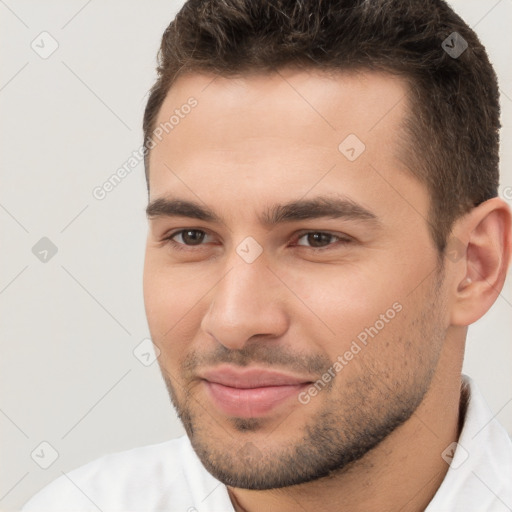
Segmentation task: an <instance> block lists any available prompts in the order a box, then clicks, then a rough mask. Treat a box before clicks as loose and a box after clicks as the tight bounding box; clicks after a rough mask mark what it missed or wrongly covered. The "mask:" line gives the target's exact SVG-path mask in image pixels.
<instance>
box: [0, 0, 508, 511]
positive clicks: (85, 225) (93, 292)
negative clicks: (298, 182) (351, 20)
mask: <svg viewBox="0 0 512 512" xmlns="http://www.w3.org/2000/svg"><path fill="white" fill-rule="evenodd" d="M452 5H453V6H454V7H455V9H456V11H457V12H459V13H460V14H461V15H462V17H463V18H464V19H465V20H466V21H467V22H468V23H469V24H470V25H471V26H472V27H473V28H475V30H476V31H477V33H478V35H479V36H480V38H481V40H482V42H483V43H484V44H485V45H486V47H487V49H488V52H489V54H490V56H491V60H492V62H493V63H494V65H495V67H496V70H497V72H498V74H499V78H500V86H501V91H502V111H503V117H502V123H503V129H502V186H501V189H500V193H501V194H502V197H506V199H508V200H509V202H510V200H511V199H512V188H511V187H512V144H511V141H512V67H511V64H510V63H511V62H512V32H511V31H510V26H511V24H512V0H501V1H494V0H493V1H483V0H471V1H468V0H457V1H453V2H452ZM180 6H181V2H176V1H162V0H160V1H156V0H153V1H152V2H143V1H139V2H136V1H133V0H132V1H124V2H123V1H121V0H111V1H102V2H99V1H97V0H92V1H91V0H89V1H84V0H74V1H69V0H68V1H63V0H60V1H56V0H54V1H48V0H47V1H46V2H39V1H36V0H32V1H27V0H18V1H14V0H5V1H3V0H0V15H1V20H2V21H1V29H0V38H1V46H2V48H3V49H4V51H3V55H2V61H1V75H0V104H1V109H2V115H1V130H2V132H1V148H0V158H1V169H2V186H1V188H0V220H1V222H2V229H1V237H2V239H1V243H2V247H3V250H2V265H1V274H0V305H1V308H2V338H1V343H2V345H1V350H2V358H1V361H0V376H1V389H2V394H1V397H0V435H1V453H0V458H1V461H2V463H1V465H0V509H1V510H16V509H18V508H19V507H20V506H21V505H22V504H23V503H24V502H25V501H26V500H27V499H28V498H29V497H30V496H31V495H32V494H34V493H35V492H36V491H37V490H39V489H40V488H41V487H43V486H44V485H45V484H47V483H49V482H50V481H51V480H53V479H54V478H56V477H57V476H60V475H61V474H62V472H67V471H68V470H70V469H73V468H75V467H77V466H79V465H82V464H84V463H86V462H88V461H90V460H92V459H95V458H97V457H99V456H100V455H103V454H105V453H108V452H115V451H120V450H125V449H129V448H131V447H135V446H140V445H145V444H152V443H156V442H161V441H164V440H166V439H168V438H171V437H176V436H178V435H180V434H181V433H183V430H182V427H181V425H180V424H179V423H178V421H177V419H176V416H175V414H174V411H173V410H172V408H171V405H170V403H169V399H168V396H167V392H166V390H165V387H164V385H163V381H162V380H161V377H160V373H159V371H158V368H157V363H156V362H155V363H154V364H153V365H151V366H149V367H146V366H144V365H143V364H142V363H141V362H140V361H139V360H138V359H136V358H135V357H134V355H133V350H134V348H135V347H136V346H137V345H138V344H139V343H140V342H141V341H142V340H143V339H144V338H146V337H148V335H149V333H148V328H147V324H146V319H145V314H144V307H143V299H142V265H143V254H144V242H145V234H146V220H145V216H144V207H145V201H146V189H145V183H144V176H143V165H142V163H141V164H139V165H138V166H137V167H136V168H135V169H134V170H133V171H132V172H131V173H130V174H129V175H128V176H127V177H126V178H125V179H124V180H123V182H122V183H121V184H120V185H118V186H117V187H116V188H115V189H114V190H113V191H112V192H111V193H110V194H108V195H107V197H106V198H105V199H104V200H102V201H99V200H97V199H95V198H94V197H93V195H92V190H93V188H94V187H96V186H99V185H101V184H102V183H103V182H104V181H106V180H107V179H108V178H109V176H111V175H112V174H113V173H114V172H115V171H116V170H117V169H118V168H119V167H120V166H122V165H123V164H124V163H125V162H126V161H127V159H128V158H129V157H130V156H131V154H132V152H133V151H134V150H137V149H138V148H139V147H140V144H141V141H142V131H141V120H142V113H143V109H144V106H145V101H146V99H147V91H148V89H149V88H150V86H151V85H152V83H153V80H154V77H155V72H154V67H155V58H156V52H157V49H158V46H159V43H160V38H161V35H162V32H163V31H164V29H165V27H166V26H167V25H168V23H169V22H170V20H171V19H172V18H173V17H174V14H175V13H176V12H177V10H178V9H179V7H180ZM43 31H48V32H49V33H50V34H51V35H52V37H53V38H55V40H56V41H57V42H58V44H59V47H58V49H57V50H56V51H55V52H54V53H53V54H52V55H51V56H50V57H48V58H47V59H42V58H41V57H40V56H39V55H38V54H37V53H36V52H35V51H34V50H33V49H32V48H31V42H32V41H33V40H34V39H36V43H37V41H38V40H39V39H37V37H38V36H39V34H40V33H41V32H43ZM39 44H40V46H41V43H39ZM45 48H46V49H48V48H49V42H48V40H47V42H46V43H45ZM507 187H508V188H507ZM42 237H48V238H49V239H50V240H51V241H52V242H53V243H54V244H55V245H56V246H57V248H58V252H57V254H56V255H55V256H54V257H53V258H51V259H50V260H49V261H48V262H47V263H42V262H41V261H39V260H38V259H37V258H36V257H35V256H34V254H33V253H32V247H33V246H34V245H35V244H36V242H38V241H39V240H40V239H41V238H42ZM511 317H512V283H511V279H510V278H509V280H508V282H507V285H506V287H505V289H504V291H503V293H502V295H501V297H500V298H499V299H498V300H497V302H496V304H495V305H494V306H493V308H492V309H491V311H490V312H489V313H488V314H487V315H486V316H485V318H484V319H482V320H481V321H479V322H477V324H475V325H474V326H473V327H472V328H471V329H470V334H469V340H468V348H467V355H466V361H465V365H464V372H465V373H468V374H469V375H471V376H472V377H474V378H475V379H476V381H477V382H478V384H479V386H480V388H481V390H482V392H483V393H484V395H485V397H486V399H487V401H488V403H489V405H490V407H491V409H492V410H493V412H494V413H495V415H496V416H497V417H498V419H499V420H500V421H501V422H502V424H503V425H505V426H506V428H507V429H508V431H509V432H512V385H511V384H512V372H511V371H510V369H511V355H512V346H511V345H512V344H511V343H510V341H511V338H512V337H511V334H512V325H511ZM42 441H46V442H48V443H50V444H51V445H52V446H53V447H54V448H55V449H56V450H57V452H58V454H59V457H58V459H57V460H56V461H55V462H54V463H53V464H52V465H51V466H50V467H49V468H48V469H46V470H45V469H42V468H40V467H39V466H38V465H37V464H36V462H34V460H33V459H32V458H31V453H32V452H33V450H34V449H36V448H37V447H38V446H39V445H40V443H41V442H42ZM36 453H39V454H40V457H39V459H38V460H39V461H40V462H44V460H43V459H44V458H45V457H48V456H49V453H50V452H49V450H48V449H43V451H42V452H41V448H39V449H38V450H36ZM42 453H44V456H43V455H41V454H42ZM35 458H37V457H36V456H35Z"/></svg>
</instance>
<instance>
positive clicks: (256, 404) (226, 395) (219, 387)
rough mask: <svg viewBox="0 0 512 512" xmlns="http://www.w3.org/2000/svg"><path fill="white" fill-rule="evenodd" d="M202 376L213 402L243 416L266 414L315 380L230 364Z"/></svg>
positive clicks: (226, 411) (224, 411) (229, 412)
mask: <svg viewBox="0 0 512 512" xmlns="http://www.w3.org/2000/svg"><path fill="white" fill-rule="evenodd" d="M200 376H201V378H202V380H203V382H204V384H205V387H206V390H207V393H208V396H209V397H210V399H211V401H212V403H213V405H214V406H215V407H216V408H217V409H218V410H220V411H221V412H222V413H223V414H225V415H227V416H234V417H240V418H253V417H257V416H264V415H266V414H268V413H270V412H272V411H273V410H275V409H277V408H278V406H280V405H284V404H285V403H286V402H288V401H289V400H290V399H291V398H293V397H297V396H298V394H299V393H300V392H301V391H302V390H303V389H304V388H306V387H307V386H309V385H310V384H311V382H312V381H311V380H309V379H307V378H301V377H297V376H293V375H289V374H285V373H281V372H276V371H271V370H268V369H265V368H244V369H243V370H240V369H237V368H235V367H232V366H227V365H223V366H221V367H218V368H215V369H211V370H207V371H204V372H203V373H202V374H201V375H200ZM298 403H299V402H298V401H297V404H298Z"/></svg>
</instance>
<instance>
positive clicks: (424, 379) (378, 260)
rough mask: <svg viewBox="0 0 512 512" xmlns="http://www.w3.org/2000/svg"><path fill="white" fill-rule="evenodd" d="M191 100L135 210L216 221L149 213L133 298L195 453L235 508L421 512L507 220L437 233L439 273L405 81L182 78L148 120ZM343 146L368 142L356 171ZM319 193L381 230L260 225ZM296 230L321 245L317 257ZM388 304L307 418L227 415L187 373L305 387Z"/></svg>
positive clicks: (455, 417) (480, 214)
mask: <svg viewBox="0 0 512 512" xmlns="http://www.w3.org/2000/svg"><path fill="white" fill-rule="evenodd" d="M191 96H193V97H194V98H196V99H197V101H198V104H197V106H196V107H195V108H194V109H193V110H192V111H191V112H190V114H188V115H187V116H185V117H184V118H183V119H180V122H179V125H177V126H175V127H174V129H173V130H172V131H170V132H169V134H167V135H165V136H164V137H163V138H162V141H161V142H159V143H158V144H157V145H156V146H155V147H154V148H153V149H152V150H151V153H150V160H149V162H150V197H149V200H150V202H152V201H155V200H157V199H159V198H171V197H172V198H180V199H185V200H192V201H196V202H199V203H200V204H201V205H203V206H207V207H209V208H210V209H212V210H213V211H214V212H215V213H216V214H217V215H218V216H219V217H220V219H221V221H220V222H213V221H205V220H198V219H195V218H187V217H183V216H178V217H176V216H166V215H156V216H150V217H149V231H148V238H147V247H146V259H145V268H144V298H145V305H146V314H147V318H148V324H149V327H150V331H151V336H152V339H153V341H154V343H155V345H156V346H157V347H158V348H159V349H160V351H161V354H160V356H159V358H158V361H159V365H160V369H161V372H162V376H163V377H164V380H165V382H166V385H167V388H168V390H169V394H170V397H171V399H172V401H173V404H174V405H175V406H176V408H177V410H178V413H179V414H180V416H181V419H182V420H183V422H184V425H185V428H186V430H187V434H188V435H189V437H190V439H191V442H192V444H193V446H194V448H195V450H196V452H197V453H198V455H199V456H200V458H201V460H202V461H203V464H204V465H205V466H206V468H207V469H208V470H209V471H210V472H212V474H214V476H216V477H217V478H219V479H221V480H222V481H224V482H225V483H227V485H228V489H229V492H230V496H231V499H232V502H233V504H234V507H235V509H236V510H237V511H238V510H247V511H280V512H286V511H292V510H293V511H296V510H299V509H301V508H302V509H304V510H308V511H309V510H315V511H323V510H350V511H352V512H354V511H366V512H371V511H374V510H375V511H377V510H379V511H388V510H389V511H391V510H394V511H396V510H401V511H420V510H424V508H425V507H426V506H427V504H428V503H429V501H430V500H431V499H432V497H433V495H434V494H435V492H436V490H437V488H438V487H439V485H440V484H441V482H442V480H443V478H444V476H445V474H446V471H447V470H448V466H447V464H446V462H445V461H444V460H443V459H442V457H441V454H442V452H443V450H445V448H446V447H447V446H448V445H450V443H451V442H452V441H455V440H457V438H458V435H459V419H460V418H459V400H460V373H461V367H462V359H463V352H464V343H465V338H466V332H467V326H468V325H469V324H471V323H472V322H474V321H476V320H477V319H478V318H480V317H481V316H482V315H483V314H484V313H485V312H486V311H487V310H488V309H489V308H490V307H491V305H492V304H493V302H494V301H495V300H496V298H497V296H498V294H499V292H500V291H501V289H502V286H503V282H504V279H505V276H506V271H507V268H508V265H509V262H510V231H511V221H510V210H509V208H508V206H507V205H506V203H504V202H503V201H502V200H500V199H498V198H494V199H491V200H489V201H486V202H485V203H483V204H481V205H480V206H478V207H477V208H474V209H473V210H472V211H471V212H470V213H469V214H467V215H465V216H464V217H462V218H460V219H459V220H458V221H457V222H456V224H455V226H454V229H453V232H452V235H451V236H452V239H453V240H457V243H458V247H459V249H460V253H459V257H457V258H451V259H444V260H443V262H442V265H441V266H439V262H438V253H437V250H436V248H435V246H434V243H433V241H432V239H431V237H430V234H429V230H428V224H427V220H426V219H427V217H428V213H427V212H428V208H429V202H430V199H429V195H428V193H427V190H426V188H425V187H424V186H423V185H422V184H421V183H420V182H419V181H417V180H416V179H415V178H414V177H413V176H412V175H411V174H410V172H409V171H408V170H407V169H406V168H405V167H404V166H403V164H402V163H401V161H400V159H399V154H398V152H399V144H398V141H399V139H400V134H401V132H400V123H401V121H402V120H403V119H404V116H405V115H406V113H407V109H408V103H407V87H406V85H405V82H404V81H402V80H401V79H400V78H397V77H393V76H391V75H388V74H385V73H376V72H370V71H367V72H358V73H355V72H351V73H347V72H344V73H337V74H336V75H335V76H334V75H327V74H324V73H320V72H318V71H308V72H306V71H298V70H293V69H285V70H281V71H279V73H274V74H250V75H249V74H248V75H244V76H242V77H238V78H223V77H219V76H215V75H211V74H207V73H204V74H202V73H195V74H189V75H183V76H181V77H180V78H179V79H178V80H177V81H176V82H175V84H174V85H173V87H172V88H171V90H170V91H169V93H168V95H167V98H166V100H165V102H164V104H163V106H162V108H161V111H160V113H159V116H158V120H157V125H158V124H159V123H160V122H165V121H166V120H168V119H169V117H170V116H171V115H172V114H173V112H174V111H175V109H176V108H180V106H181V105H183V104H184V103H186V102H187V99H188V98H190V97H191ZM348 134H356V135H357V136H358V138H359V139H360V140H362V141H363V142H364V144H365V145H366V149H365V151H364V152H363V153H362V154H361V155H360V156H359V157H358V158H357V159H356V160H355V161H353V162H351V161H349V160H348V159H347V158H346V157H345V156H344V155H343V154H342V153H341V152H340V151H339V150H338V145H339V144H340V142H342V141H343V140H344V139H345V138H346V137H347V135H348ZM321 195H322V196H323V195H326V196H329V197H344V198H349V199H350V200H351V201H352V202H355V203H357V204H358V205H361V206H362V207H364V208H366V209H368V210H370V211H371V212H372V213H373V214H374V215H375V220H376V221H368V220H364V219H356V220H354V219H350V218H338V219H336V218H319V219H308V220H303V221H293V222H282V223H279V224H276V225H274V226H266V225H264V224H261V223H260V222H259V220H258V219H259V216H260V215H261V214H262V212H263V211H265V210H266V209H267V208H268V207H270V206H271V205H273V204H275V203H285V202H288V201H292V200H296V199H301V198H302V199H311V198H313V197H316V196H321ZM183 229H194V230H200V231H201V232H204V233H205V235H204V239H202V241H200V242H199V244H198V245H194V240H193V239H192V240H191V239H190V238H186V237H184V236H180V235H179V233H178V234H177V236H174V238H173V240H174V241H175V242H176V244H177V245H179V244H180V243H181V247H183V249H184V250H182V251H178V250H177V249H176V248H175V247H176V246H173V245H171V243H170V241H169V240H165V238H168V237H169V236H172V235H173V234H176V233H177V232H178V231H180V230H183ZM304 230H307V232H313V233H315V232H316V233H318V232H321V233H325V232H327V233H329V234H332V235H334V237H333V238H329V237H327V241H325V238H324V239H323V240H324V241H323V242H322V243H321V244H320V245H319V247H320V248H319V249H317V250H316V251H315V249H314V243H315V240H314V239H313V240H312V239H311V237H308V236H304V234H303V231H304ZM192 234H194V233H192ZM195 234H196V235H197V233H195ZM249 236H250V237H252V238H254V239H255V240H256V241H257V242H258V244H259V245H260V246H261V248H262V253H261V254H260V255H259V256H258V257H257V258H256V259H255V260H254V261H253V262H252V263H247V262H246V261H245V260H244V259H242V258H241V256H240V255H239V254H238V253H237V251H236V249H237V247H238V246H239V244H240V243H241V242H242V241H243V240H244V239H245V238H246V237H249ZM336 236H340V237H345V238H346V237H347V236H348V237H349V238H348V240H349V242H345V243H342V242H340V239H337V238H336ZM300 237H301V238H300ZM187 243H188V244H189V245H186V244H187ZM196 244H197V242H196ZM251 250H252V249H251ZM397 303H398V304H399V305H400V306H401V309H400V312H398V313H397V314H396V315H395V316H394V318H393V319H392V320H389V322H387V323H385V326H384V327H383V328H382V329H381V330H379V332H378V334H377V335H376V336H375V337H374V338H371V339H370V340H369V341H368V343H367V345H366V346H364V347H363V348H362V350H361V351H360V352H358V353H357V354H356V355H354V357H353V358H352V359H351V360H350V361H348V363H347V364H346V365H345V366H343V369H342V370H341V371H339V372H338V373H336V376H335V378H333V379H332V380H331V382H330V383H329V385H328V386H326V388H325V389H323V390H322V391H320V392H318V394H316V396H314V397H312V398H311V400H310V402H309V403H308V404H302V403H300V401H299V400H298V399H297V400H295V399H292V400H288V401H286V402H285V403H284V404H283V405H280V406H278V407H276V408H274V409H272V410H271V412H270V413H268V414H266V415H265V416H264V417H260V418H249V420H247V419H240V418H233V417H228V416H227V415H225V414H224V413H222V412H221V411H220V410H218V409H217V408H216V406H215V405H214V404H213V403H212V401H211V400H210V399H209V396H208V394H207V393H206V391H205V386H204V383H203V382H202V381H201V380H200V379H199V378H198V375H197V374H198V372H200V371H201V370H202V369H204V368H206V367H213V366H216V364H219V363H221V362H231V363H233V364H240V365H253V366H259V367H266V368H272V369H276V370H281V371H285V372H288V373H293V374H294V375H298V376H301V377H304V378H305V379H307V380H310V381H316V380H317V379H319V378H321V377H322V374H323V373H324V372H325V370H327V368H329V367H331V366H332V364H333V363H334V362H335V361H336V360H337V358H338V356H340V355H343V354H345V352H346V351H348V350H349V349H350V347H351V343H352V342H353V340H355V339H357V335H358V334H360V333H361V332H362V331H363V330H364V329H365V327H368V326H372V325H375V323H376V320H378V319H379V318H380V315H382V314H384V313H385V312H386V311H387V310H389V309H390V308H391V307H392V305H393V304H397ZM322 472H323V474H322ZM326 473H328V474H326ZM293 479H296V481H294V482H292V480H293ZM278 482H279V483H280V485H278V484H277V483H278ZM286 482H290V483H288V485H286ZM251 483H252V485H253V488H252V489H251V488H247V487H250V486H251ZM291 483H295V484H298V485H293V486H292V485H291ZM283 485H284V486H283ZM272 487H274V488H272Z"/></svg>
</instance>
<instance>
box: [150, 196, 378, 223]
mask: <svg viewBox="0 0 512 512" xmlns="http://www.w3.org/2000/svg"><path fill="white" fill-rule="evenodd" d="M146 215H147V216H148V218H150V219H154V218H158V217H189V218H194V219H198V220H203V221H209V222H216V223H219V224H223V223H224V222H223V220H222V219H221V217H219V216H218V215H217V214H216V213H215V212H214V211H213V210H211V209H210V208H208V207H205V206H203V205H201V204H199V203H196V202H194V201H187V200H184V199H174V198H165V197H161V198H158V199H155V200H153V201H151V202H150V203H149V204H148V206H147V208H146ZM319 218H332V219H340V218H345V219H349V220H362V221H366V222H370V223H372V224H379V221H378V219H377V216H376V215H375V214H374V213H373V212H371V211H370V210H368V209H366V208H364V207H363V206H361V205H359V204H357V203H355V202H354V201H352V200H351V199H348V198H332V197H325V196H319V197H315V198H312V199H299V200H296V201H290V202H288V203H284V204H275V205H272V206H271V207H270V208H268V209H267V210H266V211H265V212H263V214H262V215H260V216H259V217H258V220H259V222H260V223H261V224H262V225H264V226H267V227H271V226H275V225H277V224H280V223H284V222H294V221H300V220H308V219H319Z"/></svg>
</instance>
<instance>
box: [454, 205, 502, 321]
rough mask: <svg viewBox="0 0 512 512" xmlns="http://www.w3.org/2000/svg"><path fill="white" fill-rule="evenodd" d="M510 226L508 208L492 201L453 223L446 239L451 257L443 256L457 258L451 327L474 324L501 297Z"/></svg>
mask: <svg viewBox="0 0 512 512" xmlns="http://www.w3.org/2000/svg"><path fill="white" fill-rule="evenodd" d="M511 222H512V221H511V212H510V208H509V206H508V205H507V203H506V202H505V201H503V200H502V199H499V198H497V197H495V198H492V199H489V200H488V201H485V202H484V203H482V204H480V205H479V206H477V207H475V208H473V209H472V210H471V211H470V212H469V213H468V214H467V215H466V216H465V217H464V218H463V219H462V220H461V221H460V222H459V223H456V225H455V227H454V230H453V231H452V238H451V239H450V243H451V248H452V249H451V250H452V257H451V258H450V252H449V251H448V252H447V253H446V257H447V258H448V259H451V261H452V262H454V258H453V255H454V254H458V260H457V261H456V262H455V265H456V266H457V270H456V271H454V276H455V280H454V281H453V282H452V283H451V285H452V288H453V289H452V292H453V295H452V297H453V299H454V300H453V303H452V311H451V324H452V325H457V326H467V325H470V324H472V323H473V322H476V321H477V320H478V319H479V318H481V317H482V316H483V315H484V314H485V313H486V312H487V311H488V310H489V309H490V308H491V306H492V305H493V304H494V302H495V301H496V299H497V298H498V295H499V294H500V293H501V290H502V289H503V284H504V282H505V279H506V277H507V271H508V267H509V265H510V255H511V250H512V247H511V229H512V227H511V226H512V224H511ZM450 243H449V246H450ZM454 247H456V249H455V252H454V249H453V248H454ZM445 263H446V262H445Z"/></svg>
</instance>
